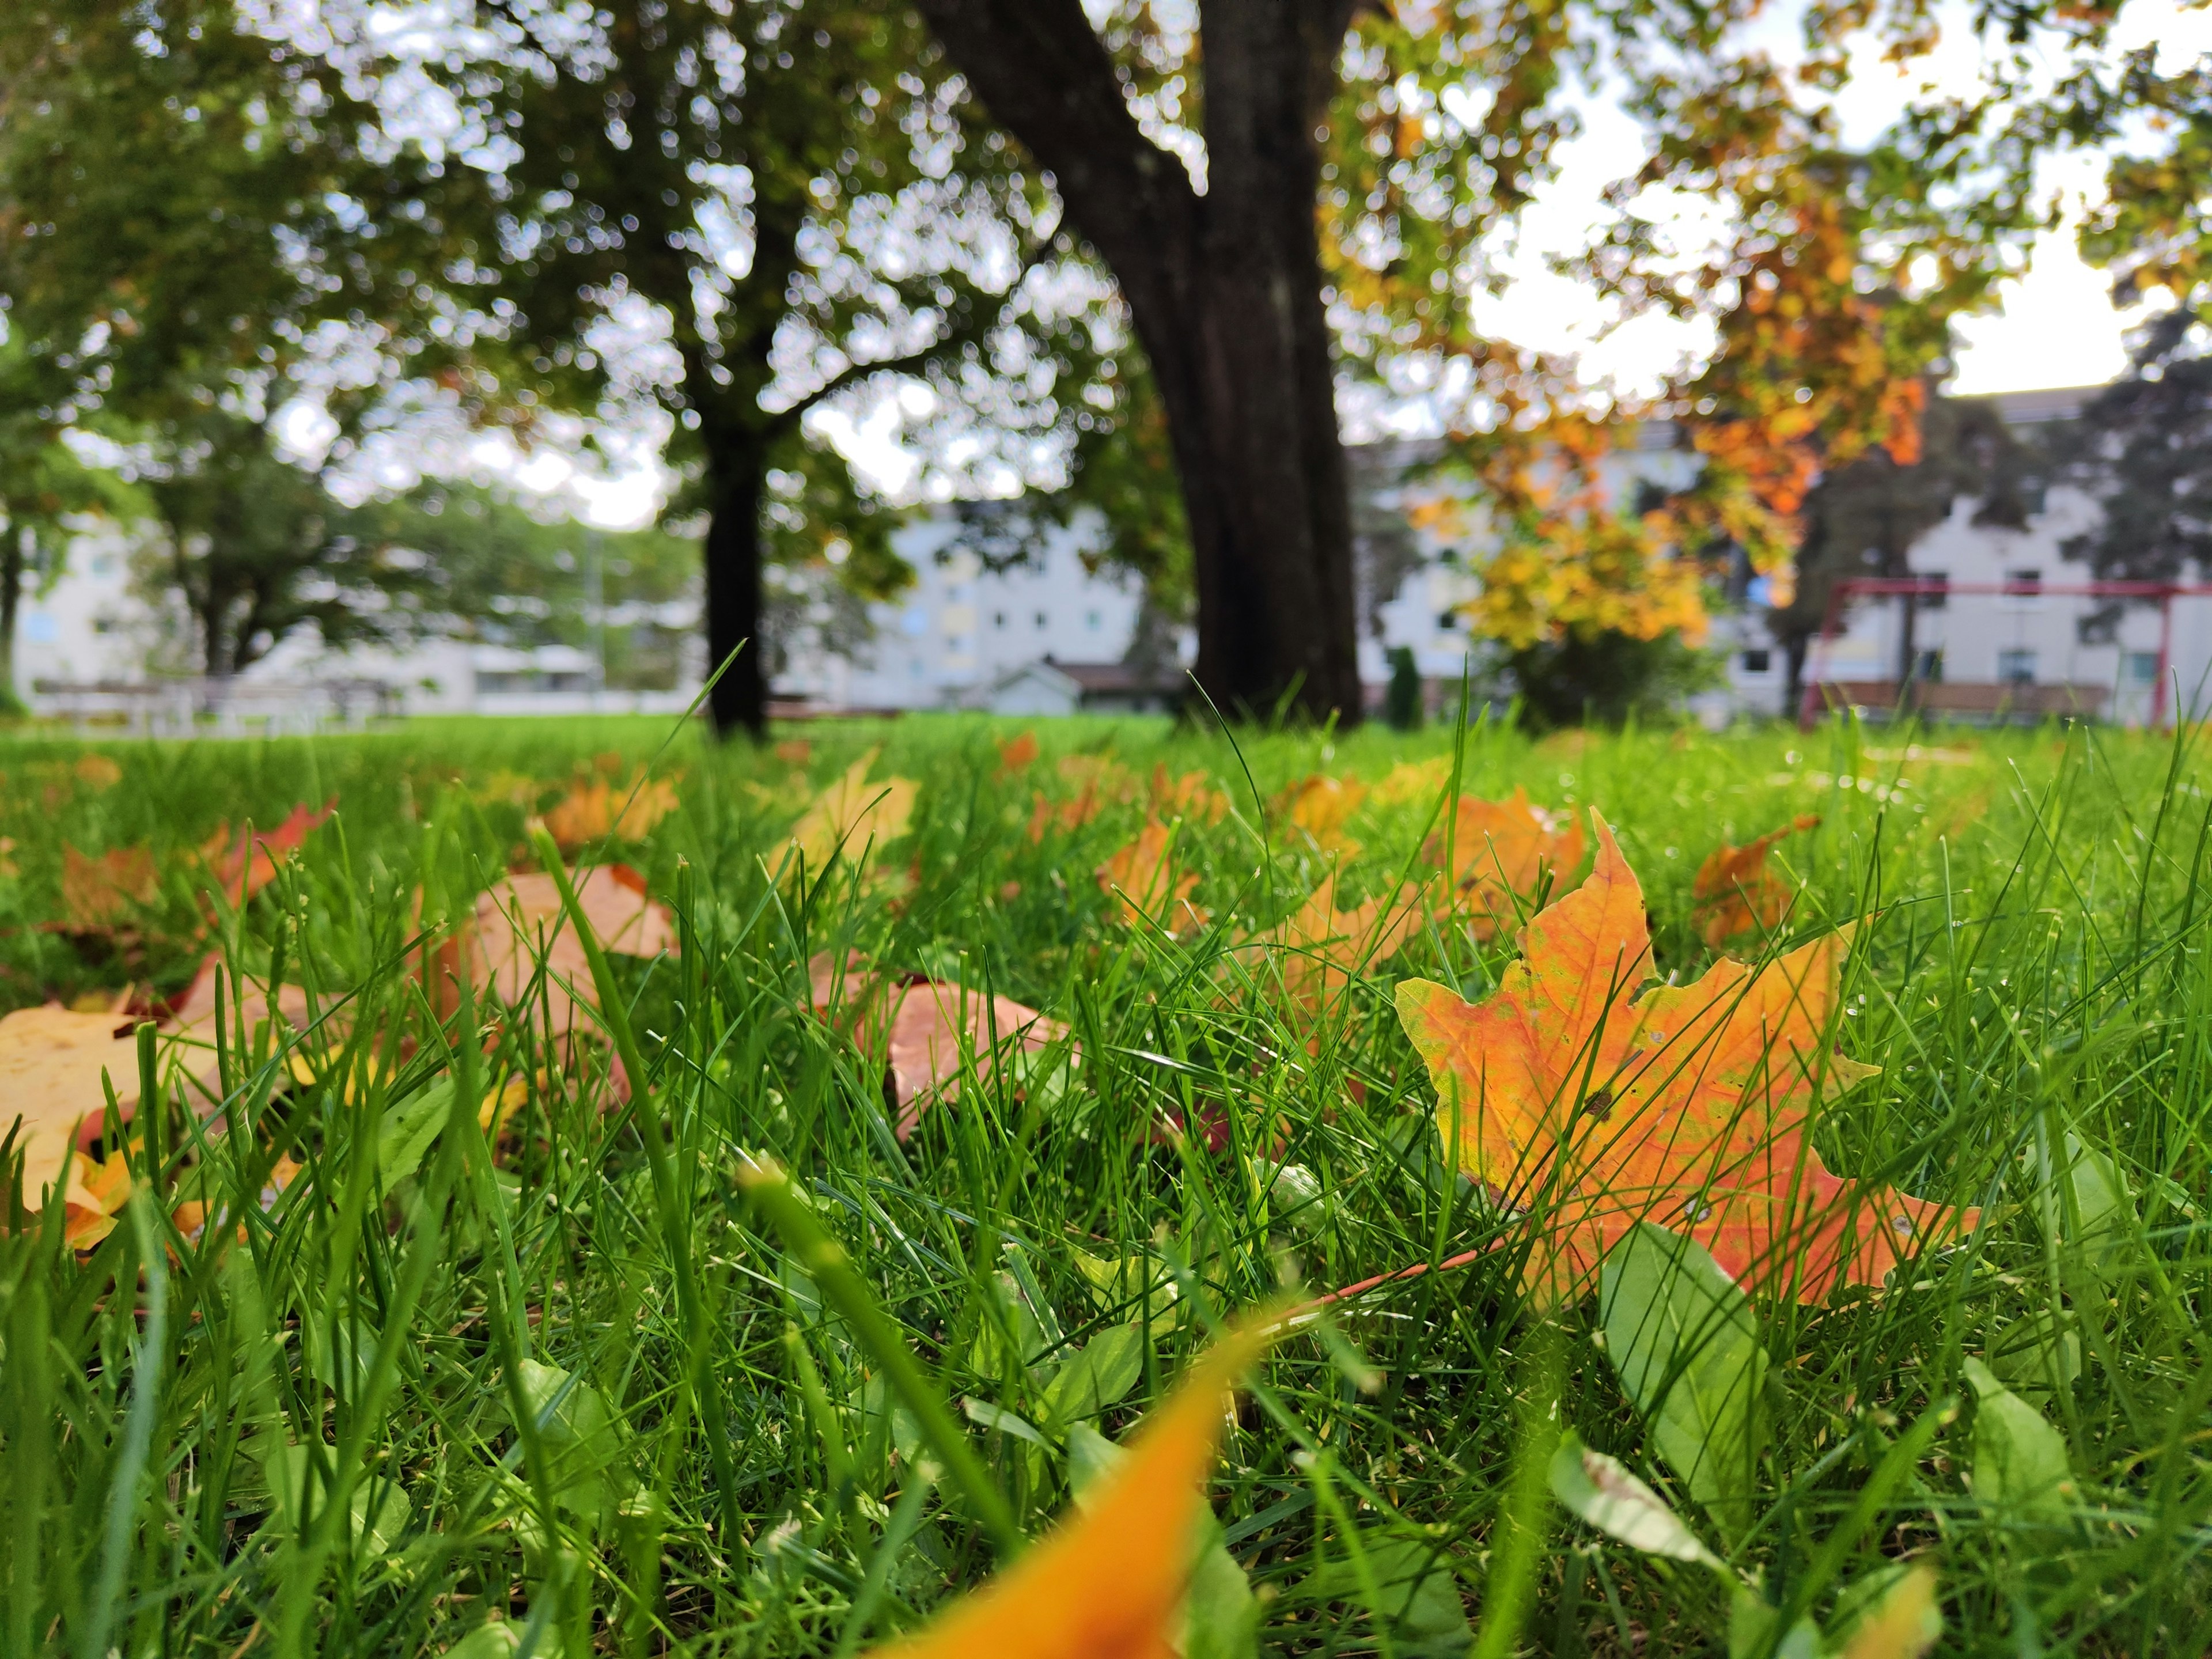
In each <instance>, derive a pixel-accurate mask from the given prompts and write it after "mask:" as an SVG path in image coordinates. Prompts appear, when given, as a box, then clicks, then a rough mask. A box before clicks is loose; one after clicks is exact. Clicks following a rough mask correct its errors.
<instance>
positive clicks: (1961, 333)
mask: <svg viewBox="0 0 2212 1659" xmlns="http://www.w3.org/2000/svg"><path fill="white" fill-rule="evenodd" d="M1798 15H1800V13H1799V9H1798V7H1797V6H1796V5H1795V4H1790V3H1784V4H1781V5H1778V6H1776V7H1775V8H1774V9H1773V10H1772V11H1771V12H1770V13H1769V14H1767V15H1766V16H1765V18H1763V19H1762V20H1761V21H1759V23H1758V24H1757V25H1755V26H1754V27H1755V31H1756V33H1757V34H1758V35H1759V44H1761V45H1763V46H1765V48H1766V49H1767V50H1768V51H1769V52H1771V54H1772V55H1773V56H1774V57H1775V58H1777V59H1778V60H1779V61H1781V62H1783V63H1784V64H1788V63H1789V62H1791V61H1793V60H1794V58H1795V57H1796V53H1797V52H1798V50H1799V47H1798V44H1797V34H1796V31H1797V22H1796V19H1797V17H1798ZM1967 15H1968V14H1967V10H1966V7H1965V6H1964V5H1961V4H1959V3H1956V0H1942V3H1939V4H1938V5H1937V6H1936V16H1937V18H1938V20H1939V21H1942V22H1944V23H1946V24H1948V25H1949V27H1947V28H1946V29H1945V30H1944V33H1943V35H1942V44H1941V45H1940V46H1938V48H1937V49H1936V52H1934V53H1932V54H1931V55H1930V56H1929V58H1925V59H1923V60H1920V61H1918V62H1916V63H1915V64H1913V65H1911V67H1910V68H1909V70H1906V71H1905V73H1904V74H1902V75H1901V74H1900V72H1899V70H1897V69H1895V68H1893V67H1892V66H1890V65H1887V64H1881V63H1880V62H1878V61H1876V60H1875V49H1874V48H1873V47H1872V46H1869V47H1868V48H1867V49H1866V51H1865V52H1863V53H1862V54H1861V58H1860V60H1859V61H1857V63H1855V64H1854V74H1853V76H1852V77H1851V80H1850V83H1849V84H1848V85H1847V86H1846V87H1845V88H1844V90H1843V91H1842V92H1841V93H1840V94H1838V98H1837V100H1836V102H1835V106H1834V108H1835V112H1836V114H1837V117H1838V121H1839V123H1840V125H1841V131H1842V136H1843V138H1844V142H1845V143H1865V142H1868V141H1869V140H1870V139H1872V138H1873V137H1875V135H1876V134H1877V133H1879V132H1880V131H1881V129H1882V128H1883V127H1884V126H1886V125H1887V124H1888V123H1889V122H1890V121H1891V120H1892V119H1893V118H1894V117H1895V115H1896V114H1897V112H1898V111H1899V109H1900V107H1901V106H1902V105H1903V103H1904V101H1905V99H1906V98H1907V97H1908V96H1909V95H1911V94H1916V93H1923V92H1928V91H1934V92H1937V93H1960V94H1964V93H1966V92H1969V91H1971V90H1972V88H1973V87H1974V86H1975V85H1976V84H1977V82H1978V80H1979V78H1980V70H1981V66H1982V65H1981V58H1980V55H1979V54H1980V48H1979V46H1978V45H1977V44H1976V42H1975V40H1974V39H1973V35H1972V28H1971V27H1970V26H1969V25H1968V23H1967ZM2144 45H2151V46H2156V47H2157V48H2158V49H2159V59H2160V69H2161V70H2164V71H2166V72H2172V70H2177V69H2179V68H2181V67H2183V66H2184V65H2185V64H2187V63H2189V62H2191V61H2193V60H2194V59H2196V58H2197V57H2198V56H2199V55H2200V54H2203V53H2206V52H2212V10H2197V9H2190V8H2188V7H2186V6H2185V5H2183V4H2179V3H2176V0H2135V3H2132V4H2130V6H2128V8H2127V9H2126V10H2125V11H2124V13H2123V18H2122V24H2121V27H2120V29H2119V31H2118V39H2117V40H2115V42H2114V46H2115V49H2116V50H2117V51H2120V52H2124V51H2126V50H2129V49H2130V48H2132V47H2136V46H2144ZM2051 67H2052V68H2053V69H2054V70H2056V69H2057V68H2058V67H2059V65H2058V64H2057V62H2056V60H2055V59H2054V61H2053V63H2052V65H2051ZM1582 114H1583V120H1584V126H1585V131H1584V132H1583V136H1582V137H1580V138H1579V139H1577V140H1576V141H1575V142H1574V143H1571V145H1569V146H1568V147H1567V148H1566V149H1565V152H1564V153H1563V154H1562V155H1561V156H1560V167H1559V175H1558V177H1557V179H1555V180H1554V181H1553V184H1552V185H1550V186H1549V187H1548V188H1547V190H1546V191H1544V192H1543V193H1542V194H1541V196H1540V197H1539V198H1538V199H1537V200H1536V201H1535V202H1534V204H1532V205H1531V206H1530V207H1529V209H1528V210H1527V212H1526V213H1525V214H1524V216H1523V217H1522V222H1521V223H1520V225H1519V226H1518V228H1517V230H1516V234H1515V235H1514V237H1513V239H1512V241H1511V242H1510V244H1507V243H1504V242H1500V243H1499V244H1498V246H1496V247H1495V248H1494V249H1493V250H1492V253H1493V257H1494V258H1495V259H1496V260H1497V261H1498V263H1499V264H1500V265H1501V266H1502V267H1503V268H1504V269H1505V270H1507V271H1509V272H1510V278H1511V280H1510V283H1509V285H1508V287H1507V289H1506V290H1505V292H1504V294H1503V295H1499V296H1497V297H1495V298H1492V299H1486V300H1484V301H1482V302H1481V304H1480V307H1479V308H1478V313H1477V315H1478V320H1479V321H1480V323H1481V325H1483V326H1484V327H1485V328H1486V330H1487V331H1489V332H1491V333H1492V335H1494V336H1496V337H1500V338H1504V339H1510V340H1512V341H1515V342H1516V343H1520V344H1523V345H1527V346H1529V347H1533V348H1536V349H1546V350H1551V351H1565V352H1572V353H1574V354H1575V355H1576V356H1578V357H1579V359H1580V361H1581V362H1582V366H1583V374H1584V376H1585V378H1586V379H1587V380H1590V381H1592V382H1594V383H1602V384H1610V385H1613V386H1617V387H1619V388H1620V390H1622V391H1624V392H1642V391H1649V390H1650V389H1652V388H1654V387H1656V386H1657V385H1658V384H1659V383H1660V382H1661V381H1662V380H1663V379H1665V378H1666V377H1667V376H1668V374H1672V373H1674V372H1676V371H1677V370H1678V369H1679V368H1680V367H1681V366H1682V365H1683V364H1684V363H1685V362H1694V361H1695V360H1696V359H1697V358H1698V357H1699V356H1701V355H1702V354H1703V353H1704V352H1705V350H1707V349H1710V343H1711V331H1710V328H1709V327H1708V326H1707V325H1703V324H1700V323H1696V322H1680V321H1675V320H1672V319H1663V318H1658V317H1644V318H1635V319H1626V320H1623V319H1620V318H1618V317H1617V316H1613V315H1612V314H1610V313H1609V312H1608V309H1607V307H1606V306H1605V305H1603V304H1602V303H1600V302H1599V301H1597V299H1596V297H1595V295H1592V294H1591V293H1590V292H1589V290H1588V289H1585V288H1583V286H1582V285H1580V284H1578V283H1576V282H1575V281H1573V280H1572V279H1571V278H1569V277H1565V276H1559V275H1558V274H1556V273H1554V272H1553V271H1552V270H1550V269H1549V267H1548V265H1547V258H1548V256H1551V255H1553V254H1557V253H1567V252H1573V251H1575V250H1577V249H1578V248H1581V247H1583V246H1588V245H1589V240H1590V238H1591V237H1592V235H1593V233H1594V228H1595V226H1596V225H1597V224H1598V223H1599V222H1600V220H1601V216H1602V215H1603V213H1604V211H1605V210H1604V209H1603V206H1602V191H1603V190H1604V187H1605V186H1606V185H1607V184H1608V183H1610V182H1611V181H1612V180H1613V178H1614V177H1615V176H1616V174H1617V173H1618V172H1619V170H1620V162H1621V157H1622V156H1623V155H1635V154H1638V153H1640V151H1641V149H1642V140H1641V138H1640V137H1639V136H1638V134H1637V132H1636V131H1635V129H1634V127H1633V124H1632V121H1631V120H1630V118H1628V117H1627V116H1626V114H1625V113H1623V112H1621V111H1620V109H1619V107H1618V106H1617V105H1616V104H1614V103H1613V102H1611V101H1609V100H1607V99H1606V98H1604V97H1603V96H1601V95H1594V96H1592V97H1589V98H1588V99H1585V100H1583V105H1582ZM2101 167H2102V158H2100V157H2098V156H2095V155H2087V156H2075V157H2071V158H2068V159H2065V160H2063V161H2058V162H2055V163H2053V164H2051V165H2050V166H2049V167H2046V168H2045V172H2044V173H2043V175H2042V176H2041V178H2040V179H2039V184H2040V185H2041V187H2042V190H2043V191H2044V194H2045V200H2046V201H2047V202H2049V203H2050V204H2052V205H2054V206H2055V207H2056V208H2057V210H2058V211H2059V213H2060V216H2061V222H2060V223H2059V224H2058V225H2057V227H2056V228H2053V229H2051V230H2049V231H2046V232H2045V233H2044V234H2042V235H2040V236H2039V238H2038V239H2037V240H2036V242H2035V244H2034V246H2033V249H2032V250H2031V251H2030V253H2029V256H2028V258H2027V263H2026V268H2025V270H2023V271H2022V273H2021V275H2020V276H2016V277H2014V278H2011V279H2009V280H2008V281H2006V282H2005V283H2002V284H2001V285H2000V286H1999V288H1998V289H1997V291H1996V303H1995V305H1994V306H1993V307H1991V308H1990V311H1989V312H1988V313H1986V314H1982V315H1978V316H1973V317H1969V318H1966V319H1961V320H1960V321H1959V322H1958V323H1957V324H1956V325H1955V329H1954V338H1955V339H1956V340H1957V342H1958V349H1957V351H1956V353H1955V356H1954V363H1955V373H1954V376H1953V379H1952V380H1951V381H1950V383H1949V390H1950V391H1952V392H1954V393H1955V394H1957V395H1960V396H1984V395H1988V394H1990V393H1994V392H2017V391H2030V390H2037V389H2041V388H2045V387H2051V386H2087V385H2094V384H2097V383H2100V382H2102V381H2105V380H2110V379H2112V377H2113V376H2114V375H2116V374H2119V373H2120V372H2121V371H2122V370H2123V369H2124V368H2125V367H2126V364H2127V345H2126V337H2127V334H2128V332H2129V331H2130V329H2131V328H2133V327H2134V326H2136V325H2138V324H2139V323H2141V322H2142V320H2143V319H2144V317H2145V315H2146V314H2147V313H2146V312H2145V310H2144V309H2143V308H2142V307H2136V308H2135V309H2133V310H2131V311H2128V312H2122V311H2118V310H2116V309H2115V308H2114V307H2113V306H2112V301H2111V297H2110V291H2109V285H2108V283H2107V280H2106V278H2105V277H2104V276H2102V275H2100V273H2099V272H2097V271H2095V270H2092V269H2091V268H2089V267H2088V266H2087V265H2086V264H2083V263H2082V261H2081V257H2080V255H2079V253H2078V252H2076V250H2075V242H2074V228H2075V225H2076V224H2078V222H2079V220H2080V215H2081V210H2082V208H2083V206H2084V204H2087V203H2088V202H2091V201H2093V199H2094V197H2095V195H2096V191H2097V180H2098V177H2099V174H2100V171H2101ZM1638 206H1639V209H1640V210H1644V211H1646V212H1647V213H1650V212H1653V211H1654V210H1656V211H1657V213H1658V216H1662V218H1665V219H1667V220H1668V222H1670V223H1671V226H1672V228H1673V231H1674V235H1675V238H1676V240H1677V242H1678V244H1680V245H1682V246H1686V247H1687V246H1695V245H1696V244H1698V243H1699V242H1700V241H1701V240H1705V239H1709V238H1711V236H1712V235H1713V234H1715V233H1716V231H1717V228H1718V227H1717V224H1716V223H1715V222H1714V221H1713V218H1712V213H1711V209H1710V208H1709V207H1708V206H1707V205H1706V204H1702V203H1699V202H1696V201H1694V200H1690V199H1683V200H1680V201H1678V202H1675V203H1674V204H1666V203H1654V202H1652V201H1650V200H1649V199H1646V200H1644V201H1640V202H1639V204H1638ZM1346 419H1347V426H1348V428H1350V429H1351V432H1352V435H1353V436H1355V437H1360V436H1367V435H1381V434H1383V433H1387V432H1391V431H1401V432H1413V431H1416V430H1419V429H1420V428H1421V426H1422V423H1423V415H1422V412H1421V410H1419V409H1418V408H1416V407H1412V406H1408V405H1403V404H1399V405H1389V404H1384V403H1383V402H1381V401H1379V400H1377V399H1376V398H1372V397H1369V398H1364V399H1361V398H1355V399H1354V400H1353V402H1352V404H1351V405H1350V406H1348V407H1347V410H1346ZM900 424H901V422H900V421H899V420H898V418H897V416H896V410H895V408H893V407H892V406H891V403H890V398H886V399H885V400H884V406H883V407H879V408H875V409H863V410H850V411H848V410H835V411H827V412H826V413H825V417H824V418H823V420H822V425H821V428H820V429H821V430H822V432H823V435H827V436H828V437H829V438H830V440H831V441H833V442H835V443H836V446H837V447H838V448H839V449H840V450H842V452H843V453H845V454H846V456H847V457H848V459H850V460H851V461H852V462H853V463H854V465H855V467H856V469H857V470H858V471H860V472H861V473H862V474H863V476H864V477H868V478H869V479H870V481H871V482H872V483H876V484H877V485H878V487H879V488H884V489H889V490H892V491H894V492H895V491H896V490H897V489H898V488H899V487H900V485H901V484H902V482H903V481H904V480H905V479H906V478H907V477H909V476H911V474H912V472H913V471H914V466H915V462H914V459H913V458H912V457H911V456H909V455H908V454H906V453H904V452H903V451H902V450H901V449H900V447H899V445H898V442H897V438H896V433H897V429H898V428H899V426H900ZM487 445H488V447H486V448H485V449H484V450H483V452H482V453H481V455H480V457H479V459H480V461H481V463H482V464H483V465H487V466H488V467H489V468H490V469H491V470H494V471H505V472H507V473H509V474H510V475H511V476H517V478H518V482H522V481H524V479H526V480H527V486H528V487H530V488H532V489H547V490H550V491H552V492H554V493H556V494H559V495H564V496H566V497H567V498H568V501H571V502H574V503H576V504H577V505H578V507H580V510H581V515H582V516H584V517H585V518H586V519H587V520H589V521H592V522H595V523H599V524H603V525H606V526H610V527H612V526H629V525H633V524H636V523H640V522H642V521H644V520H646V519H647V518H649V517H650V515H651V514H652V513H653V510H654V509H655V507H656V505H657V503H658V501H659V499H660V497H661V495H662V494H663V492H664V491H665V488H666V484H667V480H666V477H665V474H664V473H663V471H662V470H661V469H660V468H659V465H658V462H657V460H656V459H654V455H653V446H652V445H650V444H633V445H631V446H630V447H629V449H628V451H627V453H626V454H625V455H624V456H623V459H622V460H621V461H620V462H619V463H618V464H617V465H615V466H613V467H611V468H605V469H600V468H592V469H579V468H578V467H576V466H575V465H574V464H573V463H571V462H570V461H568V459H565V458H564V457H562V456H560V455H557V454H553V453H547V452H544V451H540V452H539V453H537V454H535V455H533V456H532V457H530V458H528V459H527V460H525V459H523V458H520V457H517V456H514V455H513V454H511V453H501V451H500V450H499V448H498V447H497V445H496V443H495V442H493V441H487Z"/></svg>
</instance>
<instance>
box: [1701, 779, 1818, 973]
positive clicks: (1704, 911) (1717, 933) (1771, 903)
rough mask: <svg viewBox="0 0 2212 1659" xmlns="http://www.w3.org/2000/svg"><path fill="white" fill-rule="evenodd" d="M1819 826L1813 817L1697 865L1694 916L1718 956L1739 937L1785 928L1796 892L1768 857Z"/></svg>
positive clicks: (1721, 849)
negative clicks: (1779, 846) (1789, 838)
mask: <svg viewBox="0 0 2212 1659" xmlns="http://www.w3.org/2000/svg"><path fill="white" fill-rule="evenodd" d="M1818 823H1820V817H1819V816H1818V815H1817V814H1815V813H1811V812H1808V813H1806V814H1805V815H1804V816H1803V817H1800V818H1798V819H1796V820H1795V821H1794V822H1792V823H1788V824H1785V825H1784V827H1783V828H1781V829H1776V830H1773V831H1771V832H1770V833H1769V834H1766V835H1764V836H1760V837H1759V839H1758V840H1757V841H1754V842H1751V843H1749V844H1748V845H1747V846H1743V847H1730V846H1729V845H1728V844H1727V843H1725V842H1723V843H1722V845H1720V846H1719V847H1717V848H1715V849H1714V850H1713V852H1712V854H1711V856H1710V857H1708V858H1707V859H1706V860H1705V862H1704V863H1703V864H1701V865H1699V866H1698V874H1697V878H1696V879H1695V880H1694V881H1693V882H1692V884H1691V886H1690V898H1691V901H1692V903H1691V911H1690V915H1691V920H1692V921H1695V922H1696V923H1697V924H1698V932H1699V934H1700V935H1701V936H1702V937H1703V938H1704V939H1705V943H1706V944H1707V945H1711V947H1712V948H1713V949H1714V950H1716V951H1717V950H1719V949H1720V948H1721V946H1722V945H1725V944H1727V943H1728V942H1729V940H1730V939H1734V938H1735V937H1736V936H1737V935H1738V934H1739V933H1751V932H1753V931H1754V930H1756V931H1758V932H1759V933H1772V932H1773V931H1774V930H1775V929H1776V928H1777V927H1780V926H1781V925H1782V919H1783V917H1784V916H1785V915H1788V914H1789V913H1790V905H1791V904H1792V903H1794V902H1796V897H1797V890H1796V888H1795V887H1792V886H1791V885H1790V884H1789V882H1787V881H1786V880H1784V878H1782V877H1781V876H1780V875H1778V874H1777V873H1776V872H1774V871H1772V870H1771V869H1769V868H1768V867H1767V864H1766V854H1767V853H1768V852H1769V851H1770V850H1771V848H1773V846H1774V843H1775V842H1778V841H1780V840H1781V839H1782V838H1783V837H1784V836H1792V835H1795V834H1796V833H1797V831H1799V830H1800V829H1812V828H1814V826H1815V825H1817V824H1818Z"/></svg>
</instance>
